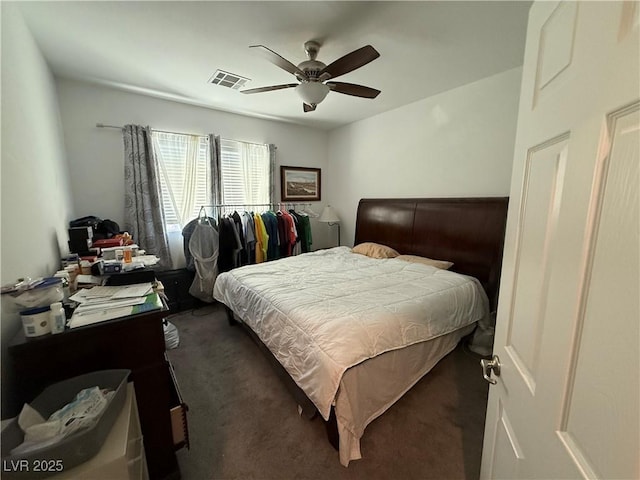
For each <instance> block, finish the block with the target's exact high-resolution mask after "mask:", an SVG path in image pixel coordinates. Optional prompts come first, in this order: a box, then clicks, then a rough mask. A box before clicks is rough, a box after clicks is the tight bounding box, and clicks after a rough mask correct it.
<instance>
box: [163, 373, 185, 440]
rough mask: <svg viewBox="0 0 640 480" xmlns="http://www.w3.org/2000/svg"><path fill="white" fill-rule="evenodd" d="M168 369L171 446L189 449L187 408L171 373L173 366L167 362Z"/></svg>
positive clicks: (174, 376) (173, 374)
mask: <svg viewBox="0 0 640 480" xmlns="http://www.w3.org/2000/svg"><path fill="white" fill-rule="evenodd" d="M167 364H168V366H169V368H168V369H167V370H168V371H169V376H170V377H171V378H170V380H171V381H170V394H171V404H170V405H171V407H170V409H169V412H170V414H171V431H172V433H173V444H174V447H175V449H176V450H179V449H181V448H182V447H187V448H189V425H188V423H187V412H188V411H189V407H188V406H187V404H186V403H185V402H184V401H183V399H182V395H181V394H180V389H179V388H178V382H177V381H176V375H175V372H174V371H173V365H171V362H168V361H167Z"/></svg>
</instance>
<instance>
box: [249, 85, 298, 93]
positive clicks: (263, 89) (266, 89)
mask: <svg viewBox="0 0 640 480" xmlns="http://www.w3.org/2000/svg"><path fill="white" fill-rule="evenodd" d="M298 85H299V84H298V83H286V84H283V85H271V86H270V87H258V88H250V89H249V90H240V93H262V92H271V91H272V90H282V89H283V88H293V87H297V86H298Z"/></svg>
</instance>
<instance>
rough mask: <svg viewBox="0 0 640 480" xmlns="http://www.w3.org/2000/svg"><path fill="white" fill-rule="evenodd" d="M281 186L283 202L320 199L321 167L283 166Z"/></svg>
mask: <svg viewBox="0 0 640 480" xmlns="http://www.w3.org/2000/svg"><path fill="white" fill-rule="evenodd" d="M280 188H281V190H282V196H281V199H282V201H283V202H290V201H298V200H302V201H319V200H320V169H319V168H306V167H285V166H281V167H280Z"/></svg>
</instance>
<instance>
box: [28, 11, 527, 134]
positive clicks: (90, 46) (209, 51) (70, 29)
mask: <svg viewBox="0 0 640 480" xmlns="http://www.w3.org/2000/svg"><path fill="white" fill-rule="evenodd" d="M529 6H530V2H518V1H516V2H506V1H505V2H484V1H476V2H456V1H448V2H428V1H418V2H416V1H410V2H401V1H388V2H364V1H362V2H343V1H329V2H325V1H317V2H316V1H297V2H288V1H284V2H267V1H257V2H244V1H228V2H217V1H209V2H186V1H170V2H144V1H143V2H134V1H124V2H66V1H52V2H22V3H20V9H21V11H22V12H23V15H24V18H25V20H26V22H27V24H28V26H29V28H30V29H31V31H32V32H33V35H34V37H35V38H36V41H37V42H38V44H39V46H40V47H41V49H42V52H43V54H44V56H45V57H46V59H47V61H48V62H49V64H50V66H51V69H52V70H53V72H54V74H56V75H58V76H60V77H66V78H75V79H80V80H87V81H92V82H97V83H100V84H105V85H110V86H114V87H118V88H122V89H125V90H129V91H134V92H139V93H146V94H149V95H154V96H158V97H162V98H167V99H173V100H178V101H182V102H187V103H191V104H196V105H202V106H207V107H211V108H215V109H219V110H225V111H229V112H235V113H240V114H244V115H251V116H258V117H263V118H272V119H278V120H283V121H288V122H295V123H299V124H303V125H308V126H313V127H317V128H324V129H330V128H334V127H337V126H339V125H344V124H347V123H350V122H354V121H356V120H360V119H363V118H366V117H370V116H372V115H376V114H378V113H381V112H384V111H387V110H391V109H393V108H397V107H400V106H402V105H406V104H408V103H411V102H414V101H416V100H419V99H422V98H426V97H428V96H431V95H434V94H437V93H440V92H443V91H446V90H449V89H452V88H455V87H458V86H461V85H464V84H467V83H470V82H474V81H476V80H479V79H481V78H484V77H487V76H490V75H493V74H496V73H499V72H503V71H506V70H509V69H511V68H514V67H517V66H519V65H521V64H522V56H523V51H524V39H525V31H526V22H527V13H528V10H529ZM307 40H317V41H319V42H320V43H321V45H322V47H321V48H320V53H319V55H318V60H320V61H322V62H324V63H326V64H329V63H331V62H332V61H334V60H336V59H337V58H339V57H341V56H343V55H345V54H347V53H349V52H351V51H353V50H355V49H357V48H360V47H362V46H364V45H368V44H370V45H372V46H373V47H374V48H376V50H378V52H380V58H378V59H376V60H374V61H373V62H371V63H369V64H367V65H365V66H363V67H361V68H360V69H358V70H355V71H353V72H351V73H348V74H346V75H344V76H342V77H339V78H338V80H339V81H344V82H351V83H358V84H362V85H366V86H370V87H374V88H377V89H379V90H382V93H381V94H380V95H379V96H378V97H377V98H376V99H373V100H370V99H362V98H357V97H351V96H347V95H342V94H339V93H336V92H331V93H329V95H328V97H327V98H326V99H325V100H324V101H323V102H322V103H321V104H320V105H319V106H318V108H317V110H316V111H314V112H309V113H303V111H302V102H301V100H300V99H299V98H298V96H297V94H296V92H295V91H294V90H293V89H287V90H278V91H273V92H267V93H259V94H253V95H244V94H241V93H240V92H238V91H237V90H231V89H228V88H224V87H219V86H215V85H212V84H209V83H208V80H209V78H210V77H211V76H212V75H213V73H214V72H215V71H216V69H221V70H226V71H228V72H232V73H236V74H239V75H241V76H243V77H248V78H250V79H251V82H249V83H248V84H247V85H246V86H245V87H244V88H255V87H261V86H267V85H274V84H283V83H295V78H294V76H293V75H291V74H290V73H287V72H286V71H284V70H282V69H280V68H278V67H277V66H275V65H273V64H272V63H270V62H268V61H267V60H266V59H264V58H263V57H262V56H261V55H259V54H258V53H257V52H256V49H249V48H248V46H249V45H255V44H262V45H265V46H267V47H269V48H271V49H272V50H274V51H276V52H277V53H279V54H280V55H282V56H283V57H285V58H286V59H288V60H289V61H290V62H292V63H294V64H298V63H300V62H301V61H303V60H305V59H306V56H305V53H304V49H303V44H304V42H305V41H307Z"/></svg>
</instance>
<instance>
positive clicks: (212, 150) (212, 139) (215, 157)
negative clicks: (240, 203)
mask: <svg viewBox="0 0 640 480" xmlns="http://www.w3.org/2000/svg"><path fill="white" fill-rule="evenodd" d="M209 155H210V158H209V160H210V162H211V168H210V169H209V175H211V182H210V185H211V203H213V204H215V205H220V204H221V203H222V175H221V173H220V172H221V168H222V167H221V160H220V137H219V136H217V135H213V134H209ZM217 213H218V212H213V214H214V216H216V215H217Z"/></svg>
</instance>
